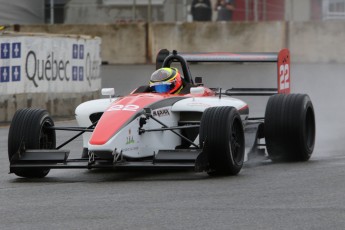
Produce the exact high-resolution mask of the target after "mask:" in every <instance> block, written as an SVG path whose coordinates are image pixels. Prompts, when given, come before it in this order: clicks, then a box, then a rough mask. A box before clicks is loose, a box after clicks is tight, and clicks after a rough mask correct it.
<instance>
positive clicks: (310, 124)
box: [304, 107, 315, 150]
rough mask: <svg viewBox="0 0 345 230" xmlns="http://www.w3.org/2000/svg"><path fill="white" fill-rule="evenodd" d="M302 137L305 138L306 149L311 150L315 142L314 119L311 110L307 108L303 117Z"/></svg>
mask: <svg viewBox="0 0 345 230" xmlns="http://www.w3.org/2000/svg"><path fill="white" fill-rule="evenodd" d="M305 119H306V120H305V122H304V124H305V127H304V136H305V137H306V144H307V148H308V149H309V150H311V149H312V148H313V146H314V140H315V118H314V113H313V110H312V109H311V108H310V107H309V108H308V110H307V112H306V116H305Z"/></svg>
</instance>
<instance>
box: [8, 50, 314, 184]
mask: <svg viewBox="0 0 345 230" xmlns="http://www.w3.org/2000/svg"><path fill="white" fill-rule="evenodd" d="M156 60H157V61H156V68H157V69H159V68H161V67H170V66H171V65H172V63H174V64H176V65H180V68H181V69H182V72H183V76H184V83H183V84H184V88H183V89H182V91H181V92H179V94H162V93H155V92H152V91H151V88H150V87H149V86H148V85H144V86H140V87H138V88H137V89H136V90H134V91H133V92H132V93H130V94H129V95H127V96H121V97H112V96H113V94H114V90H113V89H109V88H108V89H102V94H103V95H107V96H109V98H104V99H98V100H92V101H88V102H84V103H82V104H81V105H79V106H78V107H77V108H76V111H75V114H76V119H77V122H78V124H79V127H57V126H55V125H54V122H53V120H52V118H51V117H50V116H49V114H48V112H47V111H46V110H43V109H32V108H26V109H20V110H18V111H17V112H16V113H15V115H14V117H13V119H12V123H11V126H10V129H9V137H8V156H9V161H10V173H14V174H16V175H17V176H20V177H28V178H33V177H38V178H40V177H45V176H46V175H47V174H48V173H49V171H50V169H67V168H69V169H72V168H85V169H93V168H115V169H116V168H124V167H134V168H145V167H149V168H157V167H158V168H190V169H194V170H195V171H197V172H207V173H208V174H209V175H236V174H238V173H239V172H240V170H241V168H242V166H243V163H244V162H245V161H247V160H248V159H249V160H250V159H251V156H253V155H265V157H268V158H270V159H271V160H272V161H274V162H276V161H278V162H281V161H307V160H309V158H310V157H311V155H312V152H313V149H314V141H315V116H314V109H313V105H312V102H311V100H310V98H309V96H308V95H305V94H290V53H289V50H287V49H283V50H281V51H280V52H279V53H177V51H173V52H170V51H168V50H166V49H164V50H161V51H160V52H159V53H158V55H157V59H156ZM192 62H198V63H200V62H275V63H277V88H231V89H227V90H221V89H219V88H218V89H212V88H207V87H205V86H204V85H203V83H202V79H201V78H196V79H195V80H194V79H193V78H192V75H191V73H190V70H189V66H188V64H189V63H192ZM244 95H245V96H270V97H269V99H268V102H267V106H266V111H265V114H264V116H263V117H250V116H249V108H248V105H247V104H246V103H245V102H244V101H242V100H240V99H237V98H235V97H234V96H244ZM57 130H67V131H77V132H78V134H77V135H75V136H74V137H72V138H71V139H69V140H67V141H66V142H64V143H62V144H60V145H58V146H57V144H56V131H57ZM80 135H83V151H81V152H82V153H81V158H80V159H69V158H68V157H69V151H68V150H63V149H62V148H63V147H64V146H65V145H66V144H68V143H69V142H71V141H73V140H74V139H75V138H77V137H78V136H80Z"/></svg>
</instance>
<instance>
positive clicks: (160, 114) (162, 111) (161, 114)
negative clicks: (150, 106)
mask: <svg viewBox="0 0 345 230" xmlns="http://www.w3.org/2000/svg"><path fill="white" fill-rule="evenodd" d="M152 115H153V116H158V117H164V116H170V112H169V110H168V109H159V110H153V111H152Z"/></svg>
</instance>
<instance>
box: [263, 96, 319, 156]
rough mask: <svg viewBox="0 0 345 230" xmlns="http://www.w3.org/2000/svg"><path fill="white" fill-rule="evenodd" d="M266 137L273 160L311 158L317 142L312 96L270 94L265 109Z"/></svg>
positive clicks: (268, 150)
mask: <svg viewBox="0 0 345 230" xmlns="http://www.w3.org/2000/svg"><path fill="white" fill-rule="evenodd" d="M265 139H266V148H267V152H268V155H269V157H270V158H271V159H272V160H273V161H307V160H309V158H310V157H311V155H312V153H313V150H314V143H315V115H314V107H313V104H312V102H311V100H310V98H309V96H308V95H306V94H288V95H286V94H279V95H274V96H271V97H270V98H269V100H268V103H267V106H266V112H265Z"/></svg>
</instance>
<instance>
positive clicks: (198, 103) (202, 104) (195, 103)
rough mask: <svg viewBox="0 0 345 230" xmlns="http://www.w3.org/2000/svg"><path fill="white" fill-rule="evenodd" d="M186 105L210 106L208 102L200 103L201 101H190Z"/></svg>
mask: <svg viewBox="0 0 345 230" xmlns="http://www.w3.org/2000/svg"><path fill="white" fill-rule="evenodd" d="M187 105H188V106H201V107H205V108H208V107H211V105H210V104H206V103H202V102H192V103H188V104H187Z"/></svg>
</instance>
